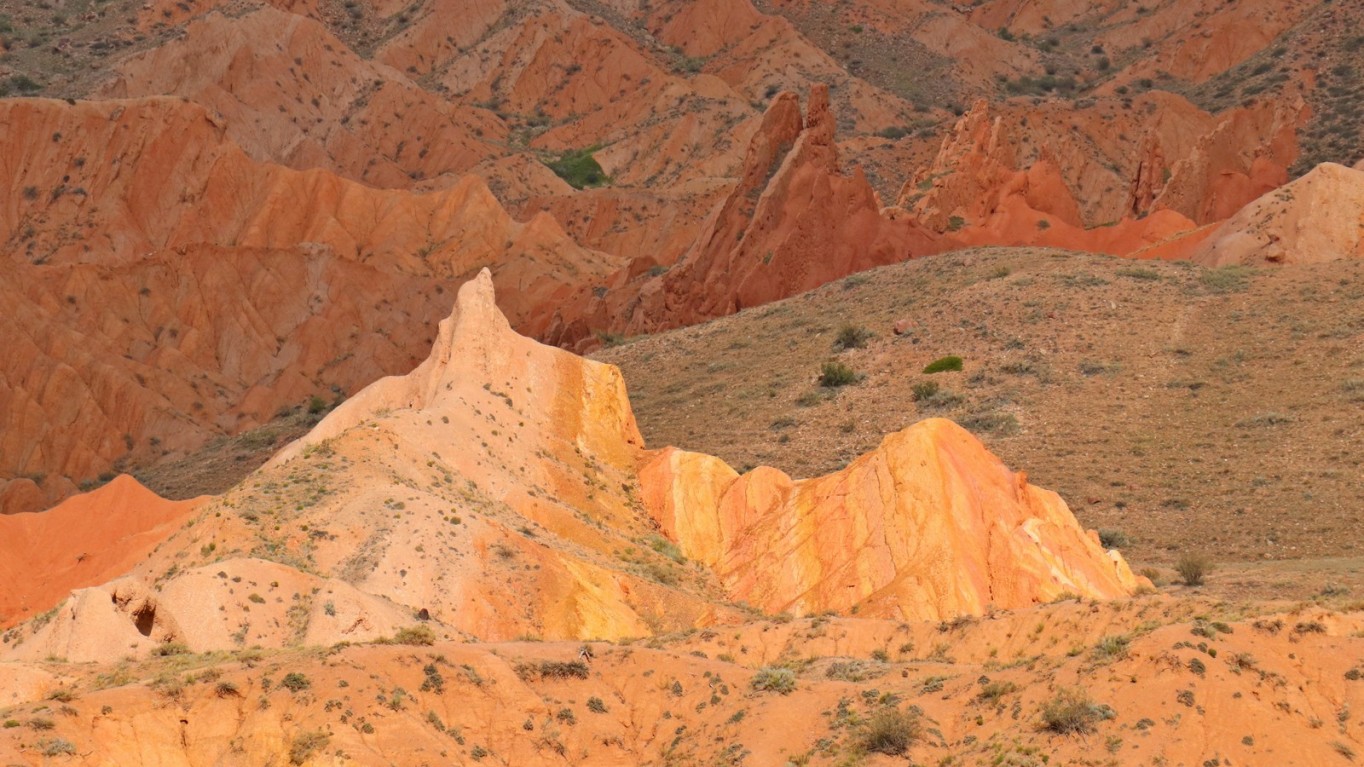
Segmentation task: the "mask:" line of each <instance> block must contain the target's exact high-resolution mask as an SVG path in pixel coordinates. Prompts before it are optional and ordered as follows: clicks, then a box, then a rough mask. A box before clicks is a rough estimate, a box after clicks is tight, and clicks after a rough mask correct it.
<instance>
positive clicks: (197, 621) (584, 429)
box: [11, 270, 1141, 661]
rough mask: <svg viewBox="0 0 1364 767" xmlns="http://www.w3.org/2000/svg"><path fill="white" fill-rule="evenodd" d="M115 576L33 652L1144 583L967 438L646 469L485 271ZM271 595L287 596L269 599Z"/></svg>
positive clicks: (732, 618) (934, 431)
mask: <svg viewBox="0 0 1364 767" xmlns="http://www.w3.org/2000/svg"><path fill="white" fill-rule="evenodd" d="M122 487H123V485H122V484H120V485H118V486H116V487H115V488H111V489H109V490H107V491H105V493H104V495H103V496H100V497H91V498H90V499H88V502H87V505H88V506H91V507H96V508H97V507H99V506H100V504H102V503H112V502H113V500H107V499H105V496H108V495H109V494H111V493H116V492H118V491H119V490H120V488H122ZM878 488H880V489H879V490H878ZM115 500H116V498H115ZM72 503H73V504H74V503H75V501H73V502H72ZM125 524H126V523H125ZM659 531H661V532H662V535H660V534H659ZM46 543H47V544H49V547H48V548H46V549H44V551H43V554H42V556H48V557H52V558H54V559H61V557H62V556H64V554H63V553H62V551H61V550H60V549H61V546H60V542H56V541H47V542H46ZM54 546H55V547H56V548H57V549H58V550H57V551H52V547H54ZM684 555H685V556H684ZM687 557H691V558H695V559H696V560H697V562H696V564H691V563H689V562H688V561H687V559H686V558H687ZM771 557H777V558H780V559H785V560H787V561H789V562H795V561H798V562H800V565H799V566H798V567H793V568H775V567H772V566H771ZM779 571H780V572H779ZM118 575H120V576H124V577H120V578H119V579H117V580H114V581H111V582H109V583H106V584H103V585H101V586H99V587H97V588H90V589H84V590H81V591H78V592H77V593H75V594H74V595H73V598H72V599H70V600H68V601H67V602H66V603H65V606H64V607H63V608H62V610H61V611H59V613H58V615H57V617H56V618H55V619H54V620H52V621H51V622H39V623H37V624H34V625H31V626H30V627H29V628H28V630H24V631H20V632H19V634H18V637H17V641H14V643H13V644H14V645H15V647H12V648H11V649H12V650H14V652H15V653H16V654H17V656H19V657H23V658H28V659H40V658H44V657H47V656H48V655H58V656H62V657H67V658H70V659H71V660H100V661H111V660H116V659H118V658H121V657H123V656H124V655H126V654H127V653H128V651H129V648H130V647H132V648H134V649H149V648H150V647H151V645H152V643H154V642H156V641H178V642H184V643H186V644H188V645H189V646H190V647H192V648H193V649H195V650H200V651H203V650H210V649H232V648H235V647H242V646H245V645H246V644H247V643H248V642H247V640H248V639H250V640H251V641H250V644H263V645H271V646H281V645H288V644H294V643H298V642H300V641H302V640H304V639H305V638H306V639H307V641H308V642H309V643H312V644H317V643H322V644H329V643H332V642H335V641H338V640H341V639H352V640H354V639H372V638H375V637H376V636H382V635H384V634H385V633H388V632H390V631H392V630H393V628H394V627H395V624H396V625H401V624H400V622H401V621H402V619H403V616H405V615H413V616H417V615H420V616H421V617H422V619H429V620H431V621H432V622H433V625H434V626H436V627H439V628H441V629H442V631H443V632H446V633H449V634H451V635H454V636H459V635H464V634H468V635H473V636H475V637H479V638H483V639H508V638H511V637H516V636H523V635H527V634H533V635H537V636H543V637H546V638H580V639H589V638H618V637H625V636H641V635H649V634H660V633H665V632H668V631H674V630H679V629H685V628H692V627H704V626H709V625H713V624H717V623H734V622H736V621H737V620H738V618H739V614H738V612H737V611H736V610H735V609H734V608H732V607H730V604H731V603H732V602H734V601H738V600H743V601H747V602H749V603H751V604H754V605H756V606H758V607H760V608H761V609H764V610H767V611H773V612H776V611H790V612H792V613H795V614H802V615H803V614H814V613H819V612H823V611H826V610H840V611H845V610H850V609H857V610H859V612H860V613H861V614H863V615H865V616H884V617H892V618H899V619H926V620H942V619H947V618H952V617H956V616H959V615H974V614H981V613H984V612H986V611H987V610H989V609H992V608H1010V609H1012V608H1019V607H1025V606H1032V605H1035V604H1038V603H1043V602H1047V601H1050V600H1052V599H1054V598H1056V597H1058V596H1060V595H1062V594H1076V595H1083V596H1090V597H1094V598H1099V599H1113V598H1118V597H1125V596H1127V595H1130V594H1131V593H1132V591H1133V590H1134V589H1136V588H1137V587H1138V586H1139V585H1141V582H1140V581H1139V579H1137V578H1136V577H1134V576H1133V575H1132V573H1131V572H1130V570H1128V568H1127V565H1126V564H1125V562H1124V561H1123V559H1122V557H1121V556H1120V555H1118V554H1117V553H1116V552H1105V551H1104V550H1103V549H1102V548H1101V547H1100V545H1099V543H1098V538H1097V535H1096V534H1093V533H1088V534H1087V533H1085V532H1084V531H1083V530H1082V529H1081V528H1080V527H1079V525H1078V524H1077V523H1076V522H1075V518H1074V516H1072V515H1071V513H1070V510H1069V509H1068V508H1067V507H1066V505H1065V503H1064V502H1063V501H1061V499H1060V498H1059V497H1058V496H1056V495H1055V494H1054V493H1049V492H1047V491H1044V490H1039V489H1037V488H1034V487H1032V486H1031V485H1029V484H1028V482H1027V479H1026V477H1024V476H1023V475H1021V474H1015V473H1013V472H1011V471H1009V470H1008V469H1006V468H1005V467H1004V466H1003V465H1002V464H1000V463H999V461H998V460H997V459H995V458H994V457H993V456H991V455H990V454H989V453H988V452H987V451H986V450H985V448H984V447H983V446H982V445H981V443H980V442H979V441H978V440H977V439H976V438H975V437H973V436H971V435H970V434H969V433H968V432H966V431H965V430H963V429H962V428H960V427H958V426H956V425H955V424H952V423H950V422H948V421H925V422H923V423H920V424H917V425H915V426H912V427H910V428H908V429H906V430H904V431H902V432H901V433H899V434H896V435H892V436H890V437H888V438H887V439H886V440H885V441H884V442H883V443H882V444H881V445H880V446H879V447H878V448H877V449H876V450H874V451H872V453H870V454H869V455H867V456H866V457H864V458H863V459H861V460H859V461H856V462H854V463H853V464H851V465H850V466H849V467H848V468H847V469H845V470H843V471H841V472H837V473H835V474H833V475H830V476H827V477H822V478H818V479H814V480H809V481H799V482H798V481H793V480H792V479H791V478H790V477H787V476H785V475H784V474H781V472H778V471H776V470H773V469H759V470H757V471H754V472H751V473H749V474H746V475H744V476H742V477H740V476H739V475H738V474H736V473H735V472H734V471H733V470H732V469H730V468H729V467H728V466H726V465H724V463H723V462H721V461H720V460H719V459H715V458H711V457H709V456H702V455H697V454H681V453H677V452H676V451H663V452H661V453H649V452H647V451H645V449H644V445H643V440H642V439H641V438H640V436H639V432H638V430H637V428H636V426H635V420H634V415H633V413H632V411H631V409H630V403H629V400H628V399H627V398H626V394H625V387H624V381H623V379H622V378H621V376H620V372H619V371H618V370H617V369H616V368H614V367H611V366H609V365H605V364H602V363H597V362H591V361H587V360H583V359H580V358H577V357H574V356H573V355H571V354H569V353H568V352H565V351H562V350H559V349H554V348H552V347H546V346H542V345H540V344H537V343H536V342H534V341H532V340H530V339H527V338H524V337H521V336H518V335H516V334H515V333H514V331H512V329H511V326H510V325H509V324H508V323H507V320H506V318H505V317H503V316H502V314H501V313H500V312H499V311H498V309H497V307H496V305H495V299H494V294H493V282H492V278H491V275H490V274H489V272H487V271H486V270H485V271H483V272H482V273H480V275H479V276H478V278H476V279H475V280H473V281H471V282H470V283H467V284H466V285H465V286H463V287H462V288H461V289H460V291H459V298H458V301H457V303H456V306H455V310H454V312H453V313H452V314H451V316H450V317H449V318H447V319H446V320H444V321H442V322H441V324H440V330H439V332H438V334H437V338H436V340H435V343H434V345H433V349H432V351H431V355H430V356H429V357H428V358H427V359H426V360H425V361H424V362H423V363H422V364H420V365H419V366H417V368H416V369H415V370H413V371H412V372H411V373H410V374H408V375H405V376H394V377H389V378H384V379H381V380H379V381H376V382H375V383H373V384H371V385H369V386H368V387H366V388H365V389H363V390H362V391H361V392H359V393H358V394H356V395H355V396H354V397H353V398H351V399H349V400H347V401H346V402H344V403H342V404H341V405H340V406H339V407H337V408H336V409H335V410H333V411H332V412H331V413H330V414H329V415H328V416H327V417H326V418H325V419H323V420H322V422H321V423H319V424H318V425H317V427H316V428H315V429H314V430H313V431H312V432H311V433H309V434H308V435H307V436H305V437H303V438H302V439H300V440H298V441H297V442H295V443H293V444H291V445H290V446H288V447H286V448H285V449H284V450H282V451H281V452H280V453H279V454H277V455H276V456H275V457H274V458H273V459H271V461H270V462H269V463H268V464H267V465H266V466H265V467H264V468H263V469H262V470H261V471H259V472H257V473H256V474H254V475H252V476H251V477H249V478H248V479H247V480H246V481H245V482H244V483H242V484H241V485H239V486H238V487H236V488H234V489H233V490H231V491H229V492H228V493H226V494H225V495H224V496H222V497H221V498H219V499H216V500H214V501H213V502H211V503H210V504H209V505H207V506H205V507H203V508H202V512H201V513H200V515H199V516H197V517H196V518H195V519H194V520H193V521H192V522H191V523H189V524H186V525H185V526H184V527H182V528H181V529H180V530H179V531H177V532H176V533H175V534H174V535H173V536H171V537H170V538H169V539H167V540H166V542H165V544H164V545H163V546H161V547H159V548H158V550H157V551H155V552H153V553H152V554H151V555H150V556H148V557H146V558H145V559H142V558H138V560H137V561H136V563H135V564H134V565H133V566H132V567H130V568H129V569H128V570H127V571H126V573H118ZM242 580H245V581H247V582H248V583H249V584H250V585H249V586H241V587H238V586H237V585H236V584H238V583H240V582H241V581H242ZM267 582H268V583H270V584H271V586H270V589H269V590H268V593H269V594H270V598H267V597H265V596H262V595H261V594H260V593H259V592H254V593H256V596H255V597H254V598H252V597H251V596H250V594H251V593H253V592H250V591H248V589H249V588H250V587H257V588H259V589H261V590H265V589H264V585H263V584H264V583H267ZM73 585H74V584H73ZM276 590H279V591H278V592H277V591H276ZM323 591H325V592H326V596H327V598H326V599H325V600H324V599H315V598H314V597H313V596H312V595H317V594H321V593H322V592H323ZM242 592H246V593H242ZM506 593H516V594H519V595H521V596H520V597H519V598H518V599H517V600H513V601H508V600H506V599H504V598H500V597H499V594H503V595H505V594H506ZM304 594H308V595H309V596H307V597H305V596H304ZM276 597H281V598H276ZM282 597H288V598H287V600H286V599H284V598H282ZM319 602H324V603H323V604H319ZM327 605H331V607H330V609H328V607H327ZM148 615H151V616H154V617H151V618H147V619H146V620H143V617H145V616H148ZM281 618H285V620H281ZM12 638H13V637H12Z"/></svg>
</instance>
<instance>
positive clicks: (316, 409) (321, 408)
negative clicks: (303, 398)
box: [308, 394, 327, 415]
mask: <svg viewBox="0 0 1364 767" xmlns="http://www.w3.org/2000/svg"><path fill="white" fill-rule="evenodd" d="M325 412H327V401H326V400H324V399H322V398H321V397H319V396H317V395H316V394H314V395H313V396H311V397H309V398H308V415H320V414H322V413H325Z"/></svg>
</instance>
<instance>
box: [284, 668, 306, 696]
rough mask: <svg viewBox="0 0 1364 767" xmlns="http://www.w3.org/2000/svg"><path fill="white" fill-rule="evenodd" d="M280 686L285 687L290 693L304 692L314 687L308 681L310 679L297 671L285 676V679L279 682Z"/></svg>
mask: <svg viewBox="0 0 1364 767" xmlns="http://www.w3.org/2000/svg"><path fill="white" fill-rule="evenodd" d="M279 686H280V687H283V688H284V689H286V690H288V691H289V692H303V691H304V690H306V689H308V688H309V687H312V686H313V683H312V682H310V681H308V677H306V676H304V675H302V674H300V673H298V672H297V671H291V672H289V673H288V674H285V675H284V678H283V679H281V680H280V682H279Z"/></svg>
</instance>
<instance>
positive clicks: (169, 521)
mask: <svg viewBox="0 0 1364 767" xmlns="http://www.w3.org/2000/svg"><path fill="white" fill-rule="evenodd" d="M203 501H204V499H196V500H192V501H179V502H176V501H167V500H164V499H162V498H159V497H157V495H156V494H155V493H153V492H151V491H150V490H147V489H146V488H145V487H142V485H140V484H138V482H137V480H135V479H133V478H132V477H129V476H127V475H123V476H120V477H118V478H116V479H114V480H113V481H112V482H110V483H109V484H107V485H105V486H104V487H102V488H100V489H99V490H96V491H95V492H93V493H88V494H86V495H80V496H76V497H74V498H71V499H68V500H67V501H65V502H64V503H61V504H59V505H57V506H56V507H54V508H52V509H50V510H48V511H45V512H42V513H40V514H10V515H0V629H5V628H9V627H10V626H12V625H14V624H15V623H18V622H19V621H20V620H23V619H25V618H28V617H30V616H32V615H34V614H35V613H38V612H40V611H42V610H46V609H47V608H49V607H51V606H52V605H54V604H56V603H57V602H58V601H60V600H61V599H62V598H63V597H65V596H66V594H67V592H68V591H70V590H72V589H77V588H83V587H86V586H93V585H95V584H98V583H104V582H105V581H108V580H110V579H112V578H116V577H118V576H120V575H122V574H123V573H126V572H128V571H129V570H131V569H132V568H133V567H134V566H136V565H137V564H138V563H139V562H140V561H141V560H142V559H143V558H144V557H146V556H147V555H148V554H150V553H151V551H152V550H153V549H154V548H156V546H157V545H159V544H160V543H161V542H162V541H163V540H165V539H166V537H167V536H169V535H170V534H171V533H172V532H174V531H175V530H176V529H177V528H178V527H179V526H180V525H181V524H183V523H184V521H185V519H186V518H187V517H188V516H189V515H190V514H192V513H193V512H194V510H195V509H196V508H198V507H199V506H200V505H201V504H202V503H203Z"/></svg>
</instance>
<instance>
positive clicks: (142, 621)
mask: <svg viewBox="0 0 1364 767" xmlns="http://www.w3.org/2000/svg"><path fill="white" fill-rule="evenodd" d="M133 625H134V626H136V627H137V633H139V634H141V635H142V636H144V637H149V636H151V635H152V627H153V626H155V625H156V607H154V606H153V605H150V604H145V605H142V606H141V607H139V608H137V612H135V613H133Z"/></svg>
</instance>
